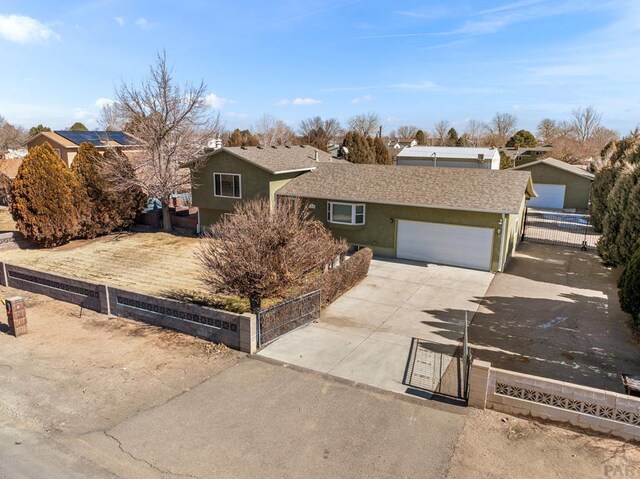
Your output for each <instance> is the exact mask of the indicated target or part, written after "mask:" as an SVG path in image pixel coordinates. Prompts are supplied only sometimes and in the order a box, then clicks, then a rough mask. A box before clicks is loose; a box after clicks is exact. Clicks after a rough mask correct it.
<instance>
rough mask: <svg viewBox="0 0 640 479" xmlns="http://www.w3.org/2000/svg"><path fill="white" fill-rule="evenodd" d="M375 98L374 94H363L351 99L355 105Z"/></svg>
mask: <svg viewBox="0 0 640 479" xmlns="http://www.w3.org/2000/svg"><path fill="white" fill-rule="evenodd" d="M373 99H374V96H373V95H362V96H359V97H356V98H354V99H353V100H351V103H352V104H353V105H359V104H360V103H367V102H370V101H371V100H373Z"/></svg>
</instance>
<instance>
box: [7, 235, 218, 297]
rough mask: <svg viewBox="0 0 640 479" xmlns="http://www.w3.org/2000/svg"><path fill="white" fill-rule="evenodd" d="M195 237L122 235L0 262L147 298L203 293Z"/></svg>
mask: <svg viewBox="0 0 640 479" xmlns="http://www.w3.org/2000/svg"><path fill="white" fill-rule="evenodd" d="M199 241H200V240H199V239H198V238H191V237H182V236H176V235H172V234H168V233H161V232H159V233H123V234H117V235H116V234H114V235H108V236H103V237H100V238H96V239H93V240H78V241H72V242H71V243H69V244H67V245H64V246H60V247H57V248H51V249H14V250H6V251H2V252H1V253H0V258H1V260H2V261H4V262H6V263H10V264H15V265H19V266H25V267H28V268H33V269H36V270H40V271H46V272H49V273H53V274H60V275H64V276H69V277H73V278H78V279H84V280H87V281H93V282H95V283H102V284H108V285H111V286H116V287H120V288H123V289H128V290H131V291H137V292H142V293H149V294H153V295H157V296H169V297H172V296H175V293H176V292H177V291H179V290H184V291H185V292H188V293H192V294H206V290H205V289H204V288H203V285H202V284H201V283H200V281H199V279H198V271H199V270H200V265H199V264H198V261H197V258H196V256H195V254H196V251H197V249H198V242H199Z"/></svg>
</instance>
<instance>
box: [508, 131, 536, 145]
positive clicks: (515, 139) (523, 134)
mask: <svg viewBox="0 0 640 479" xmlns="http://www.w3.org/2000/svg"><path fill="white" fill-rule="evenodd" d="M537 145H538V141H537V140H536V137H535V136H533V133H531V132H530V131H527V130H519V131H517V132H516V133H515V134H514V135H513V136H512V137H511V138H509V140H508V141H507V144H506V146H507V147H509V148H522V147H528V148H535V147H536V146H537Z"/></svg>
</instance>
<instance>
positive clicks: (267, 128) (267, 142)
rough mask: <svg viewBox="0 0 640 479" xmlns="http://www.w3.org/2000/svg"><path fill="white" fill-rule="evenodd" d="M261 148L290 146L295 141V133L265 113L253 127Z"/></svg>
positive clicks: (280, 121) (282, 122) (283, 123)
mask: <svg viewBox="0 0 640 479" xmlns="http://www.w3.org/2000/svg"><path fill="white" fill-rule="evenodd" d="M253 130H254V131H255V132H256V135H257V136H258V138H259V139H260V144H261V145H262V146H283V145H291V144H292V143H294V141H295V137H296V135H295V133H294V132H293V130H292V129H291V127H290V126H289V125H287V124H286V123H285V122H284V121H282V120H278V119H276V118H275V117H274V116H272V115H269V114H268V113H265V114H264V115H262V116H261V117H260V119H259V120H258V121H257V122H256V124H255V125H254V126H253Z"/></svg>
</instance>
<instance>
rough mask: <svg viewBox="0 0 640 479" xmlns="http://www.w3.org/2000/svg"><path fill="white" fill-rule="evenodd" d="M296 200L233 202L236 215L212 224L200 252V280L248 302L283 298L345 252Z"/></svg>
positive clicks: (257, 303) (341, 243) (254, 306)
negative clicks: (271, 204)
mask: <svg viewBox="0 0 640 479" xmlns="http://www.w3.org/2000/svg"><path fill="white" fill-rule="evenodd" d="M346 250H347V245H346V243H344V241H336V240H335V239H334V238H333V236H332V235H331V233H330V232H329V231H328V230H327V229H326V228H325V227H324V226H323V225H322V223H321V222H320V221H318V220H315V219H311V217H310V212H309V210H308V208H307V206H306V204H304V203H303V202H302V200H300V199H293V198H292V199H284V200H280V201H278V203H277V205H276V208H275V211H273V212H272V211H271V208H270V205H269V200H267V199H259V200H249V201H245V202H242V203H237V204H236V207H235V210H234V214H233V215H231V216H227V217H226V218H225V219H223V220H221V221H219V222H218V223H215V224H213V225H211V227H210V229H209V231H208V232H207V236H206V238H205V240H204V241H203V244H202V247H201V250H200V252H199V255H198V257H199V260H200V262H201V264H202V265H203V266H204V271H203V274H202V281H203V282H204V283H205V284H206V285H207V286H208V287H209V288H211V290H212V291H213V292H215V293H222V294H233V295H238V296H240V297H243V298H248V299H249V305H250V308H251V311H253V312H257V310H258V309H260V306H261V303H262V300H263V299H265V298H274V297H283V296H285V295H286V294H287V293H289V292H290V291H291V290H292V289H295V288H299V287H301V286H303V285H304V284H305V283H306V281H307V280H308V279H309V278H310V275H311V274H313V273H314V272H318V270H321V269H322V268H323V267H324V266H325V265H329V264H332V263H333V261H334V260H335V259H336V257H337V256H339V255H342V254H344V253H345V252H346Z"/></svg>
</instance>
